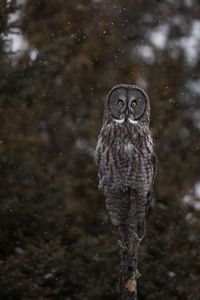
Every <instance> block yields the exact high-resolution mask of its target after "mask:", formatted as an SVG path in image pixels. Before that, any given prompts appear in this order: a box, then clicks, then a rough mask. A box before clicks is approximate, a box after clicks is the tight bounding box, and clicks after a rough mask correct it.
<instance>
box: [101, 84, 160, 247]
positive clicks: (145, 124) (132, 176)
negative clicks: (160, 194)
mask: <svg viewBox="0 0 200 300" xmlns="http://www.w3.org/2000/svg"><path fill="white" fill-rule="evenodd" d="M149 119H150V101H149V97H148V95H147V94H146V92H145V91H144V90H143V89H142V88H141V87H139V86H136V85H127V84H120V85H116V86H114V87H113V88H112V89H111V90H110V92H109V93H108V96H107V99H106V102H105V110H104V117H103V125H102V129H101V132H100V135H99V137H98V142H97V146H96V151H95V162H96V164H97V166H98V178H99V188H100V189H101V190H102V191H103V193H104V195H105V201H106V207H107V210H108V212H109V214H110V217H111V221H112V223H113V224H114V225H117V226H119V229H120V231H121V233H122V235H123V238H124V240H125V241H126V239H127V235H128V234H130V231H131V230H132V231H133V232H134V234H136V235H137V236H138V239H140V240H141V239H142V238H143V237H144V234H145V216H146V213H147V211H148V208H149V205H150V202H151V195H152V188H153V183H154V178H155V174H156V155H155V152H154V145H153V140H152V135H151V131H150V128H149Z"/></svg>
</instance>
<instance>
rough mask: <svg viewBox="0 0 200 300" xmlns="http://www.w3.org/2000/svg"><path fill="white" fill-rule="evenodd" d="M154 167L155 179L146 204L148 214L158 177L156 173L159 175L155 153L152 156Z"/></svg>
mask: <svg viewBox="0 0 200 300" xmlns="http://www.w3.org/2000/svg"><path fill="white" fill-rule="evenodd" d="M152 165H153V179H152V186H151V189H150V191H149V192H148V194H147V202H146V205H145V206H146V209H145V210H146V214H147V212H148V210H149V207H150V205H151V202H152V195H153V184H154V181H155V177H156V173H157V156H156V155H155V153H154V152H153V154H152Z"/></svg>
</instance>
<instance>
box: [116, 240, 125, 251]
mask: <svg viewBox="0 0 200 300" xmlns="http://www.w3.org/2000/svg"><path fill="white" fill-rule="evenodd" d="M117 242H118V245H119V247H120V248H121V249H123V250H125V249H126V245H125V244H124V243H123V242H122V241H121V240H118V241H117Z"/></svg>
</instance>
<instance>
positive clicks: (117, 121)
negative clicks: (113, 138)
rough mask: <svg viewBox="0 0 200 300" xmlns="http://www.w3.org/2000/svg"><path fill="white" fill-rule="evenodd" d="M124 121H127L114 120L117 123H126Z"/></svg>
mask: <svg viewBox="0 0 200 300" xmlns="http://www.w3.org/2000/svg"><path fill="white" fill-rule="evenodd" d="M124 120H125V119H120V120H118V119H114V121H115V122H116V123H124Z"/></svg>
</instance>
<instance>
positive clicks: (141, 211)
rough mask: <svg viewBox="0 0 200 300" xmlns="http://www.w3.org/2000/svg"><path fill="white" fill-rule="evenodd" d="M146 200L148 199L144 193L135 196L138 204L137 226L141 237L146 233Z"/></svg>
mask: <svg viewBox="0 0 200 300" xmlns="http://www.w3.org/2000/svg"><path fill="white" fill-rule="evenodd" d="M146 202H147V199H146V197H145V196H144V195H139V194H138V195H136V196H135V205H136V214H135V219H136V226H137V234H138V237H139V239H143V237H144V235H145V227H146V225H145V217H146Z"/></svg>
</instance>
